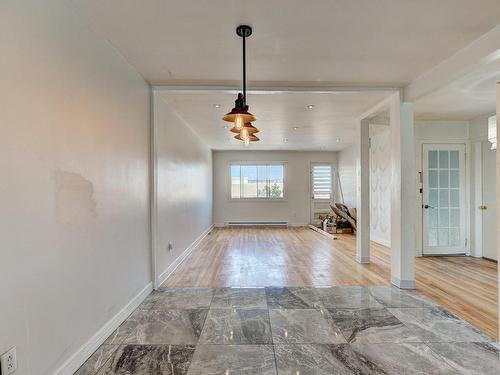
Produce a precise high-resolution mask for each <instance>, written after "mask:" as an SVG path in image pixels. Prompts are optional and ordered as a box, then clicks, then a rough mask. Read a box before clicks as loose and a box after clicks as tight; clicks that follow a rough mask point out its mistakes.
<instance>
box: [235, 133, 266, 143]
mask: <svg viewBox="0 0 500 375" xmlns="http://www.w3.org/2000/svg"><path fill="white" fill-rule="evenodd" d="M234 139H237V140H238V141H245V140H244V139H243V138H241V135H240V134H238V135H235V136H234ZM246 139H248V140H249V141H250V142H257V141H260V139H259V138H258V137H257V136H256V135H254V134H252V135H249V136H248V138H246Z"/></svg>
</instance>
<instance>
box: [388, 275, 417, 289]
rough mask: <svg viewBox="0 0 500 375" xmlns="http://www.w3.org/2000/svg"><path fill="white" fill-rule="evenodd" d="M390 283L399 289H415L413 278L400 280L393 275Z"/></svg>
mask: <svg viewBox="0 0 500 375" xmlns="http://www.w3.org/2000/svg"><path fill="white" fill-rule="evenodd" d="M391 283H392V284H393V285H394V286H397V287H398V288H399V289H415V280H401V279H399V278H397V277H394V276H393V277H392V278H391Z"/></svg>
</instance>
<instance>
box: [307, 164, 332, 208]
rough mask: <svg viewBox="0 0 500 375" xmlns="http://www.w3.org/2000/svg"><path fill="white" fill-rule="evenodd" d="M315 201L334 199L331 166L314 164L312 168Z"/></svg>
mask: <svg viewBox="0 0 500 375" xmlns="http://www.w3.org/2000/svg"><path fill="white" fill-rule="evenodd" d="M312 192H313V199H328V200H330V199H331V198H332V166H331V165H330V164H314V165H313V168H312Z"/></svg>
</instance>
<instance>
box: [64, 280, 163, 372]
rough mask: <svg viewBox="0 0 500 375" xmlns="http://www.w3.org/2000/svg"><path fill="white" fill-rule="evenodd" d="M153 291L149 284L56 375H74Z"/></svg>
mask: <svg viewBox="0 0 500 375" xmlns="http://www.w3.org/2000/svg"><path fill="white" fill-rule="evenodd" d="M152 290H153V283H149V284H148V285H146V287H145V288H144V289H143V290H141V291H140V292H139V293H138V294H137V295H136V296H135V297H134V298H132V300H130V302H129V303H127V304H126V305H125V307H124V308H123V309H121V310H120V311H119V312H118V313H117V314H116V315H115V316H113V317H112V318H111V319H110V320H109V321H108V322H107V323H106V324H104V326H102V327H101V328H100V329H99V330H98V331H97V332H96V333H95V334H94V335H93V336H92V337H91V338H90V339H89V340H88V341H87V342H86V343H85V344H83V345H82V346H81V347H80V349H78V350H77V351H76V352H75V353H74V354H73V355H72V356H71V357H69V359H68V360H67V361H66V362H64V363H63V364H62V366H61V367H59V369H57V370H56V371H55V372H54V375H73V374H74V373H75V372H76V370H78V369H79V368H80V367H81V365H83V364H84V363H85V361H86V360H87V359H88V358H89V357H90V356H91V355H92V354H93V353H94V352H95V351H96V350H97V348H99V346H101V345H102V343H103V342H104V341H106V339H107V338H108V337H109V336H110V335H111V334H112V333H113V332H114V331H115V330H116V329H117V328H118V327H119V326H120V324H122V323H123V322H124V321H125V319H127V318H128V317H129V315H130V314H132V312H133V311H134V310H135V309H136V308H137V307H139V305H140V304H141V302H142V301H144V299H145V298H146V297H147V296H148V295H149V294H150V293H151V291H152Z"/></svg>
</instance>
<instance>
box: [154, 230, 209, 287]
mask: <svg viewBox="0 0 500 375" xmlns="http://www.w3.org/2000/svg"><path fill="white" fill-rule="evenodd" d="M212 229H214V225H211V226H210V227H209V228H208V229H207V230H205V231H204V232H203V233H202V234H200V235H199V236H198V238H196V239H195V240H194V241H193V242H192V243H191V245H189V246H188V247H187V248H186V250H184V251H183V252H182V253H181V255H179V256H178V257H177V258H176V259H175V260H174V261H173V262H172V263H170V265H169V266H168V267H167V269H166V270H165V271H163V272H162V273H161V274H160V276H158V285H156V287H159V286H160V285H161V284H163V283H164V282H165V280H167V278H168V277H169V276H170V275H171V274H172V273H173V272H174V271H175V270H176V269H177V267H179V265H180V264H181V263H182V261H183V260H184V259H186V257H187V256H188V255H189V254H191V252H192V251H193V250H194V249H195V248H196V246H198V245H199V243H200V242H201V241H202V240H203V239H204V238H205V237H206V236H207V235H208V234H209V233H210V232H211V231H212Z"/></svg>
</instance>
